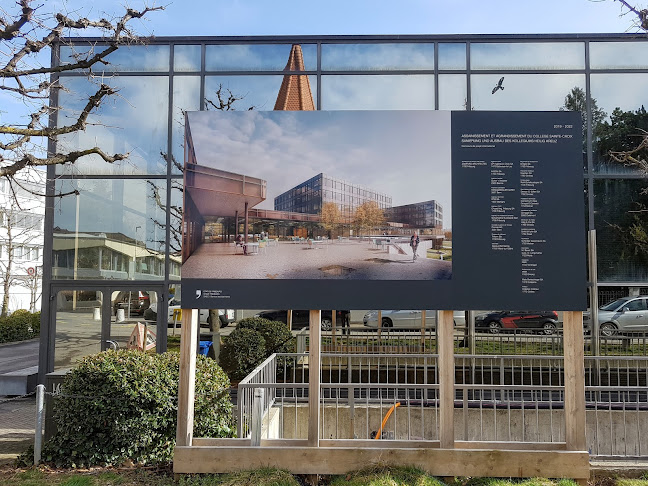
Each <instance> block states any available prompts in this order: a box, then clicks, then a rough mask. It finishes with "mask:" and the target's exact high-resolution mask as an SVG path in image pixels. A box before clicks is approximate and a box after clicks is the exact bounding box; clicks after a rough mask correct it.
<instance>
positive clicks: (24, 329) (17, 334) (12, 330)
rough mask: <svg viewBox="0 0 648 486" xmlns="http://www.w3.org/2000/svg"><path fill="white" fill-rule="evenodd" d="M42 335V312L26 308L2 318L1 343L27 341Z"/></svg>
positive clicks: (0, 326)
mask: <svg viewBox="0 0 648 486" xmlns="http://www.w3.org/2000/svg"><path fill="white" fill-rule="evenodd" d="M39 335H40V312H34V313H32V312H29V311H27V310H24V309H19V310H17V311H14V312H13V314H11V315H9V316H7V317H1V318H0V343H12V342H15V341H25V340H27V339H33V338H36V337H38V336H39Z"/></svg>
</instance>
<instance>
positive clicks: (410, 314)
mask: <svg viewBox="0 0 648 486" xmlns="http://www.w3.org/2000/svg"><path fill="white" fill-rule="evenodd" d="M421 312H422V311H420V310H384V311H382V326H381V327H383V328H390V327H394V328H400V329H420V328H421ZM362 321H363V323H364V325H365V326H366V327H373V328H378V311H377V310H372V311H369V312H367V313H366V314H365V315H364V318H363V320H362ZM465 324H466V314H465V313H464V311H454V325H455V326H458V327H463V326H464V325H465ZM425 327H426V328H431V329H434V328H436V311H434V310H426V311H425Z"/></svg>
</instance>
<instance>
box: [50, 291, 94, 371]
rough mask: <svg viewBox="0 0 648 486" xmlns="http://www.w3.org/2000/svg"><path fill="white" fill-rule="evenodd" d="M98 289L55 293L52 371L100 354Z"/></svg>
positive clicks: (69, 366)
mask: <svg viewBox="0 0 648 486" xmlns="http://www.w3.org/2000/svg"><path fill="white" fill-rule="evenodd" d="M102 301H103V292H101V291H99V290H62V291H60V292H58V293H57V294H56V334H55V340H54V370H55V371H56V370H61V369H67V368H71V367H72V366H73V365H74V363H75V362H76V361H78V360H79V359H81V358H83V357H84V356H89V355H91V354H97V353H99V352H100V351H101V303H102Z"/></svg>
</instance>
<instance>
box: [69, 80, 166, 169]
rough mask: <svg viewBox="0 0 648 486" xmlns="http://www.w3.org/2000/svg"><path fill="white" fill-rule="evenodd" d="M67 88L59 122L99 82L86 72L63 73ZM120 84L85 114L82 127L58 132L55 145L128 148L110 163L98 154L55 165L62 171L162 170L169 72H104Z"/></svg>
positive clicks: (110, 150) (83, 102)
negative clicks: (79, 74)
mask: <svg viewBox="0 0 648 486" xmlns="http://www.w3.org/2000/svg"><path fill="white" fill-rule="evenodd" d="M61 79H62V84H63V86H65V87H66V88H67V90H68V91H63V90H61V91H60V92H59V93H60V94H59V104H60V106H64V107H65V110H63V111H62V112H61V113H60V115H59V123H58V124H59V126H64V125H69V124H73V123H75V121H76V117H77V116H78V115H79V113H80V112H81V110H82V109H83V108H84V107H85V106H86V104H87V103H88V97H89V96H91V95H92V94H94V93H95V92H96V91H97V90H98V86H97V85H96V84H94V83H92V82H91V81H89V80H88V79H86V78H85V77H83V78H81V77H74V78H72V77H67V78H66V77H62V78H61ZM102 82H104V83H108V84H110V85H111V86H112V87H114V88H115V89H117V90H118V93H117V94H116V95H113V96H110V97H108V98H107V99H104V101H103V102H102V104H101V106H100V107H99V108H98V109H96V110H94V111H93V112H92V114H91V115H90V116H89V117H88V126H87V127H86V129H85V130H83V131H78V132H75V133H72V134H70V135H66V136H62V137H59V140H58V147H57V149H58V150H60V151H63V152H68V151H73V150H85V149H89V148H91V147H95V146H97V147H100V148H101V149H102V150H103V151H104V152H105V153H107V154H111V155H112V154H117V153H121V154H129V157H128V158H127V159H126V160H122V161H117V162H114V163H112V164H109V163H107V162H105V161H104V160H103V159H102V158H101V157H99V156H98V155H89V156H86V157H83V158H82V159H79V160H78V161H77V162H76V163H74V164H73V165H65V166H60V165H59V166H57V173H62V174H165V173H166V166H167V164H166V160H164V159H163V158H162V157H160V151H161V150H164V151H166V146H167V138H168V134H167V126H168V102H169V97H168V92H169V78H168V76H122V77H114V78H104V79H103V80H102Z"/></svg>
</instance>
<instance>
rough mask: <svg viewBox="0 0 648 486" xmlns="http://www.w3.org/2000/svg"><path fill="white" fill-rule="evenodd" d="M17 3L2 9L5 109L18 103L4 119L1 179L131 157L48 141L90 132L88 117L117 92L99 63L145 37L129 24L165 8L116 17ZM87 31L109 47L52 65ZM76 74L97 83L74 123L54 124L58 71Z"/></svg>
mask: <svg viewBox="0 0 648 486" xmlns="http://www.w3.org/2000/svg"><path fill="white" fill-rule="evenodd" d="M15 5H16V6H17V8H15V7H14V9H13V11H12V10H9V9H4V8H0V79H1V80H2V82H0V99H2V100H3V102H2V103H1V105H2V106H3V107H6V106H11V107H12V108H15V111H12V113H10V114H9V116H3V117H2V118H1V119H0V120H1V121H0V177H5V178H7V179H8V180H9V182H10V183H15V178H14V176H15V175H16V174H17V173H18V172H19V171H21V170H23V169H25V168H27V167H36V166H49V165H58V164H70V163H75V162H76V161H77V160H79V159H81V158H83V157H87V156H90V155H93V156H98V157H100V158H101V159H103V160H104V161H105V162H107V163H113V162H116V161H119V160H124V159H126V158H127V157H128V154H127V153H107V152H105V151H104V150H103V149H102V148H101V147H98V146H94V147H87V148H83V149H81V150H73V151H64V150H61V149H59V148H58V147H57V148H56V149H55V150H54V151H53V152H52V151H48V150H47V149H46V146H45V145H46V142H47V141H50V142H54V143H52V144H50V150H51V147H54V146H56V144H55V143H56V141H57V140H58V139H59V138H60V137H63V136H69V135H70V134H74V133H77V132H82V131H84V130H85V129H86V127H87V126H88V124H89V121H88V118H89V117H90V116H91V115H92V114H93V113H95V112H96V111H97V109H98V108H99V106H101V105H102V104H103V103H104V102H105V101H106V99H108V98H110V97H112V96H115V95H116V94H117V90H116V89H114V88H112V87H111V86H109V84H108V83H107V81H105V80H104V78H103V77H102V76H97V77H95V76H94V69H95V67H96V66H105V65H106V64H109V62H110V61H109V56H110V54H112V53H113V52H115V51H116V50H117V49H118V48H119V47H120V46H123V45H129V44H133V43H138V42H140V43H141V42H143V40H142V39H141V38H140V37H138V36H137V35H136V34H135V33H134V31H133V30H131V28H130V26H129V22H130V21H131V20H133V19H141V18H143V17H144V16H145V15H146V14H147V13H149V12H151V11H154V10H160V9H163V7H150V8H149V7H146V8H144V9H143V10H141V11H138V10H134V9H132V8H125V10H124V12H123V14H122V15H120V16H117V17H114V18H100V19H88V18H85V17H81V16H77V15H72V16H71V15H69V14H66V13H62V12H51V11H47V10H46V9H45V5H41V4H36V3H35V2H34V1H33V0H18V1H17V2H16V3H15ZM86 32H91V33H93V34H99V35H101V36H103V40H104V41H105V44H102V45H101V46H88V48H87V49H70V51H71V52H72V55H71V57H70V59H66V60H65V62H62V63H60V65H58V66H51V65H50V64H49V61H50V52H51V51H52V50H55V49H56V47H57V46H58V45H71V41H70V39H73V37H74V36H75V35H77V34H85V33H86ZM72 71H76V72H83V73H85V74H86V75H87V78H88V79H89V80H90V81H91V82H92V83H93V84H94V85H95V87H94V92H92V93H91V94H90V95H89V96H88V97H87V98H86V99H85V101H84V104H83V106H82V108H81V109H80V111H79V112H78V113H76V114H75V115H74V117H73V119H72V120H71V121H70V122H69V123H66V124H63V125H59V126H51V125H50V124H49V120H50V116H52V115H55V114H56V113H58V112H59V111H60V110H61V107H60V106H57V105H56V104H54V103H53V102H51V101H50V100H53V99H55V95H56V94H57V92H59V91H61V90H64V89H65V87H64V86H63V85H62V84H61V82H60V81H59V77H58V75H59V74H60V73H64V72H72ZM3 115H4V114H3Z"/></svg>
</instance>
